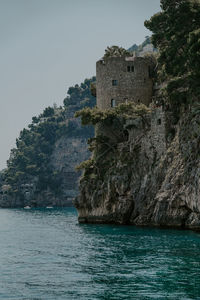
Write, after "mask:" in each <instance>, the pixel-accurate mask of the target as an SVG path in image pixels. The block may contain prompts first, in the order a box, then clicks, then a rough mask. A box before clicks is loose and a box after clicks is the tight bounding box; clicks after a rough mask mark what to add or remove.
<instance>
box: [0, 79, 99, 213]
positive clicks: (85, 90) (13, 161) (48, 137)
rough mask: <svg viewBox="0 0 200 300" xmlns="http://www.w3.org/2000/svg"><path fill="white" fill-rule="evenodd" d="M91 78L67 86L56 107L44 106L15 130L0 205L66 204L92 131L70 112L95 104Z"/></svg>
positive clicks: (0, 181) (75, 189)
mask: <svg viewBox="0 0 200 300" xmlns="http://www.w3.org/2000/svg"><path fill="white" fill-rule="evenodd" d="M94 81H95V77H93V78H91V79H86V80H85V81H84V82H83V83H82V84H81V85H80V86H79V85H75V86H74V87H71V88H69V90H68V95H67V97H66V98H65V99H64V105H63V106H62V107H57V106H56V105H54V106H53V107H47V108H46V109H45V110H44V111H43V113H41V114H40V115H39V116H38V117H33V118H32V123H31V124H29V126H28V129H23V130H22V131H21V132H20V136H19V138H18V139H17V140H16V148H14V149H12V150H11V154H10V159H9V160H8V162H7V165H8V167H7V169H5V170H4V171H3V172H2V173H1V174H0V207H25V206H30V207H46V206H69V205H72V200H73V198H74V197H75V196H76V195H77V193H78V181H79V177H80V172H77V171H76V170H75V166H76V165H78V164H79V163H80V162H81V161H83V160H86V159H87V158H88V157H89V151H88V149H87V140H88V138H90V137H92V136H93V135H94V130H93V128H91V127H87V128H83V127H82V126H81V123H80V120H79V119H75V118H74V113H75V112H76V111H77V110H79V109H80V108H83V107H88V106H89V107H93V106H94V105H95V103H96V99H95V97H93V96H92V95H91V93H90V84H91V83H92V82H94Z"/></svg>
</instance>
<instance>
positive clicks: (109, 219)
mask: <svg viewBox="0 0 200 300" xmlns="http://www.w3.org/2000/svg"><path fill="white" fill-rule="evenodd" d="M199 111H200V110H199V106H198V105H197V106H194V107H193V109H192V111H191V110H190V111H187V112H182V113H181V118H180V120H179V123H178V124H176V125H173V117H172V115H171V114H170V112H169V111H166V110H165V109H163V108H162V107H161V106H160V107H154V108H152V113H151V115H150V116H149V117H148V118H146V119H144V118H142V117H138V118H135V119H133V120H128V121H127V122H126V129H127V130H128V132H129V140H128V141H127V142H123V143H119V144H117V145H116V147H115V150H112V151H111V152H109V153H107V154H106V156H104V157H102V158H101V160H102V162H101V165H98V167H95V166H94V165H93V166H90V169H88V170H86V171H85V175H84V176H83V178H82V179H81V183H80V196H79V197H78V198H77V199H76V207H77V209H78V213H79V222H88V223H117V224H133V225H142V226H143V225H153V226H172V227H181V228H192V229H200V152H199V146H200V114H199ZM102 174H103V175H102Z"/></svg>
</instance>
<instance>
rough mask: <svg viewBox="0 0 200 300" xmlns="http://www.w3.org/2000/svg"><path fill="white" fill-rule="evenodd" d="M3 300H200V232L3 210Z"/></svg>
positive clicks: (69, 211)
mask: <svg viewBox="0 0 200 300" xmlns="http://www.w3.org/2000/svg"><path fill="white" fill-rule="evenodd" d="M0 299H1V300H7V299H9V300H11V299H12V300H14V299H15V300H43V299H44V300H68V299H69V300H71V299H76V300H97V299H98V300H99V299H102V300H103V299H104V300H111V299H112V300H121V299H126V300H128V299H130V300H132V299H139V300H140V299H144V300H146V299H170V300H172V299H177V300H182V299H183V300H186V299H187V300H189V299H195V300H196V299H200V233H198V232H193V231H188V230H175V229H170V230H169V229H156V228H144V227H135V226H117V225H92V224H79V223H78V219H77V212H76V210H75V208H72V207H70V208H63V209H62V208H59V209H55V208H46V209H1V210H0Z"/></svg>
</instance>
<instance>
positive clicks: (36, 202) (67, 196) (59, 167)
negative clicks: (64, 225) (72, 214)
mask: <svg viewBox="0 0 200 300" xmlns="http://www.w3.org/2000/svg"><path fill="white" fill-rule="evenodd" d="M88 157H89V151H88V149H87V139H86V138H80V137H71V138H70V137H66V136H62V137H61V138H60V139H59V140H58V141H57V142H56V143H55V145H54V150H53V153H52V155H51V157H50V159H49V164H50V165H51V166H52V167H53V170H54V172H55V173H57V174H59V178H60V181H59V183H58V194H57V195H55V193H53V192H52V191H51V190H50V189H43V190H41V189H40V190H38V189H37V186H38V185H37V183H38V180H39V178H38V177H34V176H33V177H32V178H31V180H29V181H28V180H27V183H26V184H22V185H21V187H20V188H21V195H17V196H15V195H13V193H12V195H10V193H9V186H8V185H6V184H4V183H3V181H2V182H1V188H0V207H25V206H31V207H46V206H59V207H60V206H61V207H62V206H71V205H72V200H73V199H74V197H75V196H77V194H78V181H79V177H80V172H77V171H76V170H75V167H76V166H77V165H78V164H79V163H80V162H81V161H83V160H86V159H88Z"/></svg>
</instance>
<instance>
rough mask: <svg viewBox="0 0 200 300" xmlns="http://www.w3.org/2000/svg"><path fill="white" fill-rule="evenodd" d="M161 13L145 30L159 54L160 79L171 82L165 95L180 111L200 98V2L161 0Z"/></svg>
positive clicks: (174, 107) (173, 106) (192, 0)
mask: <svg viewBox="0 0 200 300" xmlns="http://www.w3.org/2000/svg"><path fill="white" fill-rule="evenodd" d="M161 9H162V10H161V12H160V13H157V14H155V15H154V16H153V17H151V19H150V20H148V21H145V26H146V27H147V28H148V29H149V30H151V31H152V32H153V35H152V43H153V45H154V46H155V47H156V48H157V49H158V50H159V57H158V63H159V70H160V71H159V78H160V80H161V81H162V82H163V81H167V82H168V84H167V88H166V90H165V93H166V95H167V98H168V100H169V102H170V104H171V105H172V109H175V110H177V108H178V107H180V106H181V104H189V103H194V102H195V101H196V100H198V97H199V96H200V87H199V76H200V66H199V61H200V52H199V49H200V2H199V0H177V1H174V0H161Z"/></svg>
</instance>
